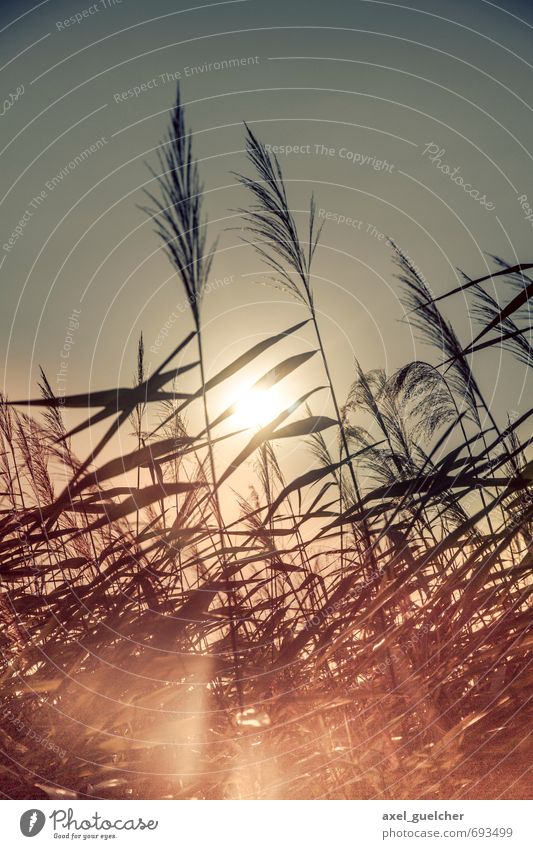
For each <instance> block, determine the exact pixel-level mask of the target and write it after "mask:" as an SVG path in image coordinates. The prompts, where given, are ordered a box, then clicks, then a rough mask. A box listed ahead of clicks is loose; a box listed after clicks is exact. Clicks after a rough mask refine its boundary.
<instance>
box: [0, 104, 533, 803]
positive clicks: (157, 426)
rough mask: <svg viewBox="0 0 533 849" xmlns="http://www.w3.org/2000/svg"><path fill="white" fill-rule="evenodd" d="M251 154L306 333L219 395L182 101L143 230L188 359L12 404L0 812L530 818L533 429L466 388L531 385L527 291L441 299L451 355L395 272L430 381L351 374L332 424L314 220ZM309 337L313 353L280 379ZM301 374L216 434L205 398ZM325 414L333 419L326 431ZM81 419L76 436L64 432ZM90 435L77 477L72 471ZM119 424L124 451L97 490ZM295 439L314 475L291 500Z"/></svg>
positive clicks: (499, 271)
mask: <svg viewBox="0 0 533 849" xmlns="http://www.w3.org/2000/svg"><path fill="white" fill-rule="evenodd" d="M247 146H248V159H249V165H250V166H251V167H252V169H253V173H252V175H251V176H247V177H241V178H240V182H241V184H243V185H244V187H245V189H246V190H247V191H248V192H249V193H251V195H252V200H253V205H252V206H251V207H250V208H245V209H244V210H243V216H244V219H245V227H247V228H248V235H249V237H250V238H251V240H252V241H253V243H254V247H255V249H256V250H257V251H258V252H259V254H260V256H261V257H262V259H263V260H264V261H265V263H266V266H267V268H268V269H269V271H270V272H271V273H272V275H273V277H274V279H275V280H276V281H277V282H278V283H281V284H282V286H283V287H285V288H286V289H288V290H289V291H290V292H291V293H292V294H293V295H294V296H295V297H296V298H297V299H298V300H299V301H300V303H301V306H302V317H301V320H300V321H299V322H298V323H297V324H295V325H293V326H291V327H283V328H280V329H279V332H277V333H276V334H275V335H273V336H270V337H268V338H265V339H264V340H263V341H261V342H259V343H257V344H256V345H254V346H253V347H252V348H250V349H248V350H246V351H244V352H243V353H242V354H241V355H240V356H239V357H238V358H237V359H236V360H234V361H233V362H231V363H228V364H227V365H226V366H225V367H224V368H222V369H221V370H220V371H218V372H217V373H215V374H213V376H211V377H208V376H207V375H208V374H211V368H210V363H209V362H207V361H206V356H205V348H204V344H203V336H204V331H203V326H202V300H203V293H204V291H205V289H206V288H207V282H208V279H209V275H210V273H211V264H212V262H213V259H214V257H215V255H216V253H215V248H214V247H211V248H209V247H208V235H207V218H206V216H205V215H204V211H203V188H202V184H201V181H200V177H199V171H198V166H197V164H196V161H195V159H194V156H193V142H192V133H191V132H190V130H189V129H188V128H187V126H186V124H185V116H184V110H183V107H182V105H181V104H180V101H179V97H178V100H177V104H176V107H175V109H174V110H173V113H172V116H171V127H170V132H169V135H168V136H167V137H166V139H165V140H164V142H163V144H162V147H161V158H160V160H159V170H158V171H157V172H155V171H154V172H153V177H154V182H155V185H156V189H155V190H154V192H153V193H152V194H151V195H150V198H151V201H150V204H151V205H150V208H149V210H148V212H149V214H150V215H151V216H152V218H153V219H154V222H155V226H156V231H157V233H158V234H159V237H160V238H161V239H162V241H163V246H164V249H165V251H166V252H167V254H168V256H169V259H170V261H171V263H172V264H173V266H174V268H175V270H176V272H177V277H178V280H179V281H180V285H181V286H182V287H183V289H184V291H185V294H186V297H187V300H188V302H189V304H190V309H191V324H192V331H191V333H190V334H189V335H188V336H187V337H186V338H185V339H183V340H176V347H175V349H174V351H173V352H172V354H171V355H170V356H169V357H168V358H167V359H166V360H165V361H164V362H163V363H161V365H159V366H158V367H157V369H156V370H155V371H154V373H153V374H151V375H148V374H146V368H145V364H144V349H143V344H142V339H141V341H140V344H139V349H138V359H137V368H136V373H135V377H134V381H133V384H134V385H133V386H132V387H131V388H121V389H109V390H103V391H102V392H93V393H91V394H88V395H78V396H70V397H67V398H66V399H62V401H61V403H60V402H59V400H58V399H56V398H55V397H54V395H53V392H52V389H51V387H50V384H49V383H48V381H47V380H46V376H45V375H44V373H43V375H42V380H41V383H40V389H41V395H40V397H39V398H37V399H33V400H32V401H31V402H28V403H29V404H31V405H32V407H36V406H40V407H42V409H43V415H41V416H35V417H33V418H32V417H30V416H29V415H27V414H26V413H25V412H23V410H22V409H21V407H22V402H11V403H10V402H8V401H7V400H6V399H3V398H2V399H1V403H0V439H1V451H0V472H1V475H2V481H3V484H2V506H1V514H0V528H1V530H2V535H1V541H0V551H1V570H2V571H1V574H2V593H1V595H0V617H1V619H2V622H3V626H4V627H3V628H2V632H1V637H0V639H1V641H2V662H1V668H0V674H1V701H2V704H1V708H0V717H1V722H0V732H1V740H2V751H3V759H2V762H1V763H0V774H1V782H2V783H1V786H2V791H3V793H4V794H5V795H6V796H10V797H17V798H25V797H26V798H35V797H41V796H42V797H48V798H62V797H69V798H76V797H80V798H81V797H96V798H104V797H115V798H193V797H194V798H249V797H252V798H278V797H279V798H324V797H327V798H456V797H468V796H471V797H474V798H478V797H482V796H483V795H489V796H494V797H496V796H502V795H503V796H506V795H507V796H510V797H516V796H521V795H524V794H526V792H527V791H526V786H527V784H526V774H527V770H528V768H529V763H530V759H528V758H527V754H526V751H527V750H526V746H527V740H528V723H527V721H526V716H527V708H528V705H529V700H530V692H531V671H530V666H529V664H530V651H531V650H530V646H531V635H530V616H529V608H528V600H529V594H530V587H531V581H530V569H531V563H532V561H531V557H532V552H531V546H532V517H533V498H532V492H531V481H532V470H531V459H530V452H529V447H530V444H529V440H528V438H526V437H524V433H528V432H529V431H530V426H529V423H530V421H531V410H529V411H524V412H523V413H521V414H520V415H518V414H516V415H515V416H514V418H513V417H512V416H511V417H507V416H506V413H505V411H504V410H502V409H500V408H498V407H497V406H496V407H495V406H494V405H490V404H489V403H488V402H487V400H486V399H485V397H484V396H483V393H482V391H481V389H480V384H479V382H478V381H477V380H476V377H475V374H474V371H473V369H472V366H471V362H472V353H473V352H474V351H476V352H480V351H484V354H478V356H488V355H490V351H488V350H487V349H488V348H490V347H497V348H498V349H500V348H503V350H504V352H505V354H506V356H510V357H516V358H517V360H518V361H519V365H520V366H522V367H523V365H524V364H529V363H530V361H531V347H530V345H529V339H530V330H531V323H530V317H529V312H528V304H529V299H530V298H531V294H532V292H533V283H532V282H531V280H530V278H529V277H528V276H527V274H526V272H527V271H528V269H529V268H530V267H531V266H530V264H524V265H521V266H508V265H506V264H505V262H504V261H502V260H501V259H499V258H495V268H496V270H495V272H494V274H493V275H492V276H489V277H486V278H480V279H479V280H471V279H470V278H467V277H466V276H465V277H464V282H463V284H462V285H461V287H459V288H458V290H452V292H450V293H449V297H451V298H453V297H457V296H458V295H459V296H461V297H465V296H466V297H468V298H470V299H471V305H472V317H473V318H474V319H476V320H477V321H478V322H479V326H480V332H479V333H478V335H477V336H476V337H475V338H474V339H472V340H470V341H468V342H466V343H463V342H461V341H460V339H459V337H458V335H457V334H456V333H455V331H454V329H453V327H452V325H451V323H450V322H449V321H448V320H447V319H446V318H445V316H444V312H443V310H441V306H440V304H439V305H437V299H434V298H432V296H431V293H430V289H429V287H428V285H427V284H426V282H425V281H424V280H423V279H422V277H421V276H420V274H419V273H418V272H417V270H416V269H415V268H414V267H413V266H412V265H411V263H410V261H409V260H408V258H407V257H406V255H405V254H404V253H403V252H402V251H401V250H400V249H399V248H395V260H396V262H397V264H398V274H399V285H400V286H401V287H402V290H403V293H404V298H405V305H406V315H407V317H408V318H409V320H411V322H412V323H413V325H414V326H415V328H416V329H417V330H418V332H419V333H420V334H421V335H422V337H423V338H424V339H425V340H426V341H427V342H429V343H430V345H431V346H432V348H433V354H432V353H431V352H428V361H427V362H421V361H417V362H412V363H407V364H406V365H404V366H403V367H402V368H400V369H399V370H398V371H397V372H395V373H394V374H392V375H388V374H386V373H384V372H383V371H382V370H379V369H376V370H372V371H370V372H368V373H365V372H364V371H363V370H362V369H361V368H360V366H358V365H357V366H356V368H355V372H354V376H353V385H352V387H351V389H350V392H349V394H348V397H347V398H346V399H345V400H344V401H343V402H341V400H340V399H339V395H338V390H337V389H336V387H335V385H334V382H333V379H332V370H331V363H330V360H329V358H328V353H327V349H326V345H325V343H324V340H323V337H322V335H321V331H320V326H319V321H318V318H317V312H316V309H315V302H314V294H313V285H312V275H313V258H314V256H315V253H316V252H317V251H319V250H320V244H319V236H320V232H319V230H318V229H317V227H316V221H315V206H314V202H313V201H311V205H310V210H309V223H308V227H307V229H306V231H305V233H304V234H302V233H301V232H299V229H298V226H297V223H296V220H295V218H294V216H293V213H292V212H291V207H290V203H289V199H288V196H287V192H286V187H285V183H284V179H283V174H282V172H281V169H280V166H279V163H278V162H277V160H276V159H275V157H273V156H271V155H270V154H268V153H267V151H266V148H265V147H264V145H263V144H262V143H261V142H260V141H259V140H258V139H257V138H256V137H255V136H254V135H253V134H252V133H251V132H250V130H247ZM493 280H494V282H495V283H497V285H498V291H499V292H501V298H500V299H499V300H496V299H495V297H494V296H493V295H492V294H490V293H489V292H488V291H487V290H488V287H485V285H484V284H485V283H486V282H487V281H490V282H491V283H492V281H493ZM304 327H306V328H307V330H309V331H310V332H311V334H312V338H313V346H312V347H309V348H306V347H305V346H304V345H303V343H301V345H302V350H301V352H299V353H297V354H294V353H293V354H291V355H289V354H288V352H286V351H284V348H285V347H286V345H287V344H288V343H289V342H290V341H291V340H290V337H294V334H296V333H297V332H298V331H299V330H300V329H302V328H304ZM312 357H316V358H317V359H320V363H321V369H322V375H323V376H322V377H319V378H318V383H317V385H310V386H307V387H303V388H302V393H301V397H300V398H299V399H298V400H297V401H295V402H294V403H293V404H291V405H290V406H289V407H288V408H287V409H285V410H283V411H281V412H280V413H279V414H278V415H276V416H275V418H273V420H272V421H270V422H268V423H267V424H266V425H264V426H262V427H259V428H257V429H251V430H247V431H240V432H238V433H235V432H233V430H232V421H233V419H232V414H233V412H234V408H233V407H232V406H231V405H228V406H227V407H225V408H223V409H219V408H218V407H217V405H216V404H215V401H214V400H213V399H214V398H215V397H216V395H215V393H214V392H213V390H215V389H216V390H217V394H218V395H219V396H220V390H225V389H227V388H228V387H231V385H232V382H234V381H235V380H236V379H237V378H238V377H239V375H240V374H241V373H242V372H243V370H244V369H245V368H247V367H249V366H251V365H252V364H253V366H254V368H255V369H256V370H257V373H258V374H259V375H260V377H259V378H258V380H257V383H256V386H257V387H259V388H267V387H271V386H273V385H275V384H276V383H278V382H280V381H282V380H284V379H286V378H287V377H288V376H289V375H291V374H293V373H295V372H297V370H298V369H299V368H300V367H301V366H303V365H304V364H305V363H306V362H307V361H308V360H310V359H311V358H312ZM184 374H187V384H186V386H187V391H184V386H185V384H184V383H183V380H182V376H183V375H184ZM191 386H193V388H192V389H191V388H190V387H191ZM318 392H327V393H328V396H329V399H330V404H331V415H315V414H314V413H313V410H312V406H310V405H311V404H312V403H313V402H314V399H315V395H316V394H317V393H318ZM218 403H219V402H218ZM70 409H78V410H80V409H82V410H83V409H86V410H87V411H88V418H87V419H86V421H85V422H84V423H82V424H81V425H78V426H77V427H76V428H74V429H72V431H71V432H68V431H67V428H66V426H65V423H64V419H63V416H64V410H67V411H68V410H70ZM95 411H96V412H95ZM107 419H110V420H111V421H109V422H108V427H107V431H106V433H105V435H104V437H102V438H101V439H100V440H99V441H98V442H97V445H96V448H95V450H93V451H92V452H91V453H90V454H89V456H87V457H85V458H78V457H77V455H76V451H75V449H74V445H77V444H78V443H80V442H81V439H82V436H83V434H86V433H87V431H88V430H89V429H92V428H93V427H94V425H95V424H98V423H99V422H104V421H106V420H107ZM128 421H129V422H130V426H132V427H133V435H132V443H131V450H130V451H128V452H125V453H122V454H120V455H119V456H116V457H115V458H114V459H111V460H108V461H106V462H102V461H101V460H100V459H99V457H100V453H101V451H102V449H103V447H104V446H105V445H107V444H110V445H113V444H114V442H112V439H113V436H114V435H115V434H116V432H117V431H118V429H119V428H120V427H122V426H124V425H125V424H126V423H127V422H128ZM198 421H200V422H201V423H200V424H199V425H198V424H195V425H194V426H193V425H192V424H191V422H195V423H197V422H198ZM329 434H336V436H337V439H336V440H335V439H334V440H333V441H332V440H329V439H326V436H329ZM286 440H288V441H293V440H300V441H301V442H305V443H307V446H308V451H309V458H310V463H309V464H307V467H306V469H305V470H302V472H301V474H298V475H296V476H295V477H293V478H292V479H288V478H287V474H286V472H285V471H284V468H283V465H284V464H283V451H282V447H283V445H284V444H285V441H286ZM221 444H222V445H223V446H224V456H228V451H229V452H230V454H229V456H232V457H233V460H232V462H231V463H229V464H227V465H226V466H225V467H224V466H222V465H221V462H220V456H221V455H219V454H218V451H219V446H220V445H221ZM330 445H333V448H331V447H329V446H330ZM335 445H338V451H337V452H336V453H335V447H334V446H335ZM217 458H218V462H217ZM237 471H240V473H241V477H242V475H243V474H246V475H248V479H249V480H250V488H249V490H248V491H247V492H245V493H241V494H239V493H236V492H235V489H234V487H235V473H236V472H237ZM361 481H364V485H362V484H361ZM231 500H233V501H234V502H235V503H236V505H237V507H238V511H237V512H238V519H234V520H232V521H229V520H228V519H225V517H224V514H225V513H227V514H228V515H229V509H228V507H229V506H230V501H231ZM231 513H232V515H234V514H235V510H233V509H232V511H231Z"/></svg>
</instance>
